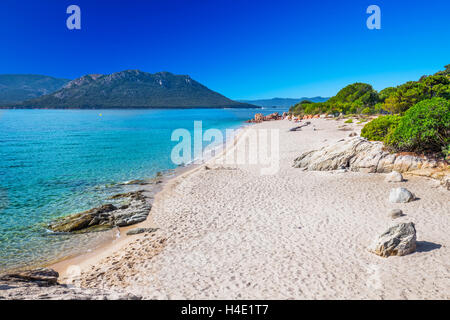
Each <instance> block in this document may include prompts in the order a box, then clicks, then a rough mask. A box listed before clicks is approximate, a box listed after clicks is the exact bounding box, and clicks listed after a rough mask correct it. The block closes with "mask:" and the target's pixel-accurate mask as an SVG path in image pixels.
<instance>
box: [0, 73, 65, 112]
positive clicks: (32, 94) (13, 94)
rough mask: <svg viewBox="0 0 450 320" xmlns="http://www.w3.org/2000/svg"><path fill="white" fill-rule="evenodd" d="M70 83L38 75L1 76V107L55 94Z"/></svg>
mask: <svg viewBox="0 0 450 320" xmlns="http://www.w3.org/2000/svg"><path fill="white" fill-rule="evenodd" d="M69 81H70V80H68V79H57V78H53V77H49V76H42V75H36V74H1V75H0V105H3V104H12V103H18V102H21V101H24V100H29V99H33V98H37V97H40V96H42V95H45V94H49V93H52V92H55V91H57V90H59V89H61V88H62V87H63V86H64V85H66V84H67V83H68V82H69Z"/></svg>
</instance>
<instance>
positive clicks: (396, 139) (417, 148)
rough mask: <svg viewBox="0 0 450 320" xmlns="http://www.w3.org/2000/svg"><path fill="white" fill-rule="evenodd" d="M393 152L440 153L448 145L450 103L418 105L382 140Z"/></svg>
mask: <svg viewBox="0 0 450 320" xmlns="http://www.w3.org/2000/svg"><path fill="white" fill-rule="evenodd" d="M384 141H385V143H386V145H388V146H390V147H392V148H393V149H394V150H396V151H414V152H441V151H442V150H443V149H445V148H448V145H449V144H450V102H449V101H448V100H446V99H444V98H433V99H429V100H424V101H421V102H419V103H417V104H416V105H415V106H413V107H412V108H410V109H409V110H408V111H406V113H405V115H404V116H403V117H401V119H400V121H399V123H398V126H397V127H396V128H395V130H391V131H390V132H389V133H388V134H387V135H386V137H385V139H384Z"/></svg>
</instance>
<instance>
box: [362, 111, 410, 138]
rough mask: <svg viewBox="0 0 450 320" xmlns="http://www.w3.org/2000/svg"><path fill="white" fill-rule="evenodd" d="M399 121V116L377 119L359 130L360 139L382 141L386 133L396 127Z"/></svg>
mask: <svg viewBox="0 0 450 320" xmlns="http://www.w3.org/2000/svg"><path fill="white" fill-rule="evenodd" d="M400 119H401V117H400V116H383V117H378V118H376V119H374V120H372V121H370V122H369V123H367V124H366V125H365V126H364V128H363V129H362V130H361V137H364V138H366V139H368V140H375V141H383V140H384V138H385V137H386V136H387V135H388V133H389V132H391V131H393V130H394V129H395V128H396V127H397V125H398V123H399V122H400Z"/></svg>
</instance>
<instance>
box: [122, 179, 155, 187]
mask: <svg viewBox="0 0 450 320" xmlns="http://www.w3.org/2000/svg"><path fill="white" fill-rule="evenodd" d="M133 184H137V185H140V186H145V185H147V184H150V182H149V181H146V180H130V181H126V182H123V183H121V185H125V186H128V185H133Z"/></svg>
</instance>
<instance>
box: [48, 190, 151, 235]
mask: <svg viewBox="0 0 450 320" xmlns="http://www.w3.org/2000/svg"><path fill="white" fill-rule="evenodd" d="M122 198H127V199H128V200H129V203H127V204H125V205H122V206H120V208H117V207H115V206H114V205H112V204H106V205H103V206H101V207H99V208H94V209H91V210H88V211H85V212H81V213H76V214H73V215H70V216H68V217H65V218H63V219H59V220H57V221H55V222H53V223H52V224H51V225H49V228H50V229H51V230H53V231H56V232H76V233H84V232H93V231H104V230H108V229H111V228H113V227H125V226H129V225H133V224H136V223H139V222H142V221H145V219H147V216H148V214H149V212H150V210H151V208H152V206H151V204H150V203H148V202H147V197H146V196H144V194H143V191H142V190H140V191H134V192H128V193H123V194H118V195H115V196H113V197H111V199H122Z"/></svg>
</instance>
